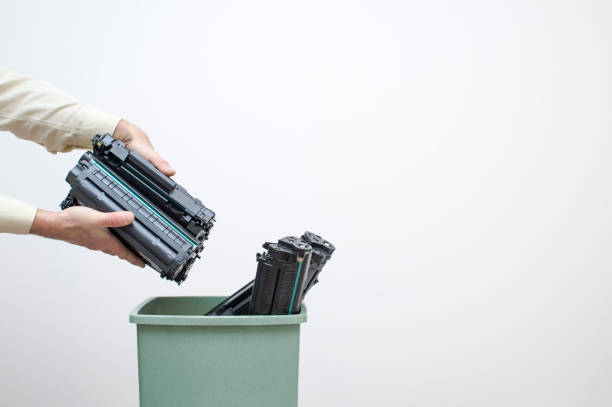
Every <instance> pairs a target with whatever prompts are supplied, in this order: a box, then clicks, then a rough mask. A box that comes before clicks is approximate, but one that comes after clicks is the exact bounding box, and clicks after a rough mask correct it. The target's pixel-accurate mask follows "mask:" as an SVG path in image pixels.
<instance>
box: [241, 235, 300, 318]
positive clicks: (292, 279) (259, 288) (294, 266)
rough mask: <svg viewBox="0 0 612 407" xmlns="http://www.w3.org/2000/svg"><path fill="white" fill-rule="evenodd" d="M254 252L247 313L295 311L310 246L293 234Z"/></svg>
mask: <svg viewBox="0 0 612 407" xmlns="http://www.w3.org/2000/svg"><path fill="white" fill-rule="evenodd" d="M263 247H264V249H267V250H268V251H267V252H264V253H262V254H259V253H258V254H257V274H256V275H255V282H254V283H253V294H252V296H251V303H250V305H249V314H252V315H253V314H254V315H266V314H275V315H277V314H281V315H282V314H294V313H295V314H297V313H299V312H300V308H301V305H302V295H303V286H304V281H305V280H306V275H307V274H308V267H310V257H311V255H312V247H310V245H309V244H308V243H306V242H304V241H303V240H301V239H298V238H296V237H293V236H289V237H284V238H282V239H280V240H279V241H278V243H269V242H267V243H265V244H264V245H263Z"/></svg>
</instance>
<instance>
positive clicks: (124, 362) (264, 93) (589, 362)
mask: <svg viewBox="0 0 612 407" xmlns="http://www.w3.org/2000/svg"><path fill="white" fill-rule="evenodd" d="M0 20H1V24H0V38H1V40H0V41H1V42H0V44H1V46H0V50H1V51H0V52H1V53H0V61H1V65H4V66H7V67H11V68H13V69H15V70H17V71H21V72H24V73H28V74H32V75H35V76H38V77H41V78H43V79H45V80H47V81H49V82H51V83H52V84H54V85H56V86H58V87H60V88H62V89H64V90H65V91H67V92H68V93H70V94H73V95H74V96H76V97H78V98H80V99H81V100H83V101H85V102H87V103H90V104H92V105H94V106H97V107H99V108H101V109H104V110H107V111H110V112H113V113H116V114H119V115H122V117H125V118H126V119H128V120H130V121H132V122H134V123H136V124H138V125H140V126H141V127H142V128H143V129H144V130H145V131H147V132H148V134H149V135H150V136H151V138H152V139H153V141H154V144H155V146H156V147H157V149H158V150H159V151H160V152H161V153H162V154H163V155H164V156H165V158H167V159H168V160H169V161H170V163H171V164H172V165H173V166H174V168H176V170H177V175H176V180H177V181H179V182H180V183H181V184H183V185H185V186H186V187H187V188H188V189H189V191H191V192H192V193H193V194H194V195H196V196H198V197H200V198H201V199H202V200H203V201H204V202H205V204H206V205H208V206H209V207H210V208H212V209H213V210H215V211H216V213H217V217H218V221H217V224H216V226H215V228H214V230H213V232H212V235H211V239H210V240H209V243H208V245H207V247H206V249H205V256H204V258H203V260H201V261H198V262H197V263H196V264H195V267H194V268H193V270H192V272H191V274H190V276H189V279H188V280H187V281H186V283H185V284H184V285H182V286H180V287H177V286H175V285H174V284H173V283H171V282H168V281H165V280H161V279H159V278H158V277H157V276H156V274H155V272H154V271H152V270H151V269H146V270H140V269H137V268H135V267H131V266H130V265H129V264H127V263H124V262H121V261H119V260H118V259H116V258H111V257H108V256H106V255H103V254H101V253H94V252H89V251H87V250H85V249H82V248H80V247H76V246H71V245H68V244H65V243H63V242H57V241H50V240H44V239H41V238H37V237H30V236H10V235H3V236H0V245H1V248H2V249H1V251H2V261H3V267H2V280H1V282H0V296H1V299H0V305H1V308H0V309H1V318H2V328H1V332H0V369H1V370H0V398H1V400H0V404H2V405H7V406H8V405H12V406H15V405H22V406H34V405H44V406H67V405H74V406H109V405H113V406H135V405H137V400H138V390H137V389H138V385H137V361H136V333H135V327H134V326H133V325H131V324H129V323H128V314H129V312H130V311H131V310H132V308H133V307H134V306H136V305H137V304H138V303H139V302H141V301H142V300H144V299H145V298H147V297H150V296H155V295H213V294H230V293H231V292H233V291H234V290H235V289H237V288H239V287H240V286H242V285H243V284H244V283H245V282H247V281H248V280H250V279H251V278H252V277H253V275H254V272H255V267H256V263H255V253H256V252H257V251H258V250H259V249H260V244H261V243H263V242H264V241H266V240H275V239H277V238H279V237H282V236H284V235H288V234H299V233H301V232H302V231H303V230H305V229H309V230H313V231H316V232H317V233H320V234H322V235H324V236H325V237H327V238H328V239H329V240H331V241H332V242H334V243H335V244H336V246H337V252H336V254H335V256H334V258H333V260H332V261H331V263H329V264H328V265H327V267H326V270H325V272H324V275H322V277H321V283H320V284H319V285H318V286H317V287H316V289H314V290H313V291H311V292H310V293H309V296H308V298H307V303H308V306H309V308H308V309H309V322H308V323H307V324H306V325H304V326H303V330H302V343H301V349H302V351H301V366H300V400H301V402H300V404H301V405H302V406H345V405H352V406H371V405H392V406H399V405H401V406H470V407H485V406H492V405H493V406H519V405H520V406H555V407H561V406H590V407H595V406H610V405H611V404H612V386H610V381H611V380H612V325H611V322H612V321H611V316H612V315H611V310H612V300H611V297H612V287H611V285H612V284H611V283H612V276H611V268H612V250H611V248H610V244H611V242H612V218H611V216H610V205H611V200H612V188H611V186H610V185H611V181H612V164H611V162H610V155H611V153H612V137H611V131H612V120H611V119H610V117H611V116H610V112H611V110H612V96H611V94H612V81H611V79H610V73H611V72H612V63H611V62H612V59H611V58H612V29H611V28H610V27H611V24H610V21H611V20H612V7H611V6H610V3H609V2H604V1H601V2H590V1H574V2H567V1H535V2H534V1H524V2H490V1H483V2H438V1H435V2H421V3H409V2H397V3H392V2H380V1H371V2H330V1H323V2H313V1H308V2H300V3H297V2H285V1H278V2H250V1H245V2H215V3H203V2H191V3H188V2H180V1H173V2H166V3H162V2H144V1H143V2H125V1H123V2H120V1H109V0H107V1H105V2H99V3H98V4H97V5H94V4H86V2H79V1H53V2H42V1H41V2H32V1H19V2H16V1H13V2H9V1H7V0H3V1H2V5H1V7H0ZM0 149H1V159H0V172H1V174H2V175H1V176H0V177H1V180H2V183H1V191H2V192H3V193H5V194H10V195H12V196H15V197H17V198H20V199H22V200H25V201H28V202H31V203H34V204H36V205H38V206H40V207H43V208H47V209H53V208H55V209H57V205H58V204H59V202H60V201H61V200H62V199H63V198H64V195H65V194H66V192H67V191H68V185H67V184H66V183H65V182H64V177H65V175H66V173H67V172H68V170H69V169H70V168H72V166H73V165H74V164H75V163H76V161H77V158H78V157H79V155H80V152H72V153H69V154H64V155H57V156H53V155H50V154H48V153H47V152H46V151H45V150H44V149H43V148H41V147H40V146H37V145H35V144H32V143H29V142H26V141H22V140H19V139H17V138H15V137H13V136H12V135H11V134H8V133H3V134H1V137H0Z"/></svg>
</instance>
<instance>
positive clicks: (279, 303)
mask: <svg viewBox="0 0 612 407" xmlns="http://www.w3.org/2000/svg"><path fill="white" fill-rule="evenodd" d="M263 247H264V248H266V249H267V250H268V252H267V253H265V252H264V253H263V254H257V275H256V278H255V280H252V281H251V282H249V283H248V284H246V285H245V286H244V287H242V288H241V289H240V290H238V291H236V292H235V293H234V294H232V295H231V296H229V297H227V298H226V299H225V300H224V301H223V302H221V303H220V304H219V305H217V306H216V307H215V308H213V309H212V310H210V311H209V312H208V313H207V314H206V315H219V316H220V315H227V316H231V315H247V314H249V313H251V314H289V313H294V314H295V313H298V312H299V311H300V307H301V303H302V299H303V297H304V296H305V295H306V293H307V292H308V290H310V288H312V286H313V285H314V284H316V283H317V281H318V276H319V274H320V273H321V270H323V266H325V263H327V261H328V260H329V259H330V258H331V255H332V254H333V253H334V251H335V250H336V248H335V247H334V245H333V244H331V243H330V242H329V241H327V240H325V239H323V238H322V237H321V236H319V235H316V234H314V233H312V232H305V233H304V234H303V235H302V237H301V238H300V239H298V238H296V237H286V238H284V239H281V240H279V241H278V243H265V244H264V245H263ZM306 252H310V253H309V254H306ZM300 254H302V256H303V257H302V258H303V259H304V260H303V261H302V264H301V266H300V264H299V261H298V259H300ZM306 257H310V261H309V262H308V263H306ZM298 271H299V272H298ZM254 287H256V288H255V290H256V292H255V295H253V292H254Z"/></svg>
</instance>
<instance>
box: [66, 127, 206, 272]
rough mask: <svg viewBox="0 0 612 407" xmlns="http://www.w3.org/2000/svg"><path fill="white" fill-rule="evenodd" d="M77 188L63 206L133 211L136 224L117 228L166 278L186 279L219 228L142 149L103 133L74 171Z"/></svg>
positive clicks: (71, 180) (72, 183) (72, 178)
mask: <svg viewBox="0 0 612 407" xmlns="http://www.w3.org/2000/svg"><path fill="white" fill-rule="evenodd" d="M66 181H67V182H68V183H69V184H70V186H71V190H70V192H69V194H68V196H67V197H66V199H65V200H64V201H63V202H62V204H61V207H62V209H66V208H68V207H70V206H74V205H82V206H87V207H90V208H93V209H96V210H98V211H101V212H113V211H131V212H133V213H134V222H133V223H132V224H130V225H128V226H124V227H118V228H112V229H111V232H113V233H114V234H115V235H116V236H117V237H118V238H119V239H120V240H121V241H122V242H123V243H124V244H125V245H126V246H127V247H129V248H130V249H131V250H132V251H134V252H135V253H137V254H138V255H139V256H140V257H142V258H143V260H144V261H145V262H146V263H147V264H148V265H150V266H151V267H152V268H153V269H155V270H157V271H158V272H159V273H160V275H161V277H163V278H166V279H168V280H173V281H176V282H177V283H179V284H180V283H181V282H182V281H184V280H185V278H187V273H188V272H189V269H190V268H191V266H192V264H193V262H194V261H195V260H196V258H199V257H200V256H199V253H200V252H201V251H202V250H203V248H204V240H206V239H208V234H209V233H210V230H211V228H212V227H213V224H214V220H215V214H214V212H212V211H211V210H210V209H208V208H206V207H205V206H204V205H203V204H202V202H201V201H200V200H199V199H197V198H194V197H192V196H191V195H189V193H188V192H187V191H186V190H185V189H184V188H183V187H181V186H180V185H179V184H177V183H176V182H174V181H173V180H172V179H170V178H168V177H167V176H166V175H164V174H163V173H162V172H160V171H159V170H158V169H157V168H155V167H154V166H153V165H152V164H151V163H149V162H148V161H147V160H146V159H144V158H143V157H141V156H140V155H139V154H138V153H136V152H134V151H131V150H128V148H127V147H126V146H125V144H123V143H122V142H121V141H118V140H115V139H114V138H113V137H112V136H111V135H109V134H104V135H97V136H95V137H94V139H93V152H89V151H88V152H86V153H85V154H83V155H82V156H81V158H80V160H79V162H78V164H77V165H76V166H75V167H74V168H73V169H72V170H71V171H70V172H69V173H68V175H67V177H66Z"/></svg>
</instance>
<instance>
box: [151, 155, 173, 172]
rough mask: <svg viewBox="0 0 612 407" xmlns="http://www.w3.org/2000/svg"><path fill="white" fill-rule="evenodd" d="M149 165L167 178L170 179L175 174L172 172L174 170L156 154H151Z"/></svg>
mask: <svg viewBox="0 0 612 407" xmlns="http://www.w3.org/2000/svg"><path fill="white" fill-rule="evenodd" d="M151 163H152V164H153V165H154V166H155V168H157V169H158V170H160V171H161V172H163V173H164V174H165V175H167V176H168V177H171V176H173V175H174V174H176V171H174V169H173V168H172V167H170V164H168V161H166V160H164V159H163V158H161V156H160V155H159V154H157V153H153V155H152V157H151Z"/></svg>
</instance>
